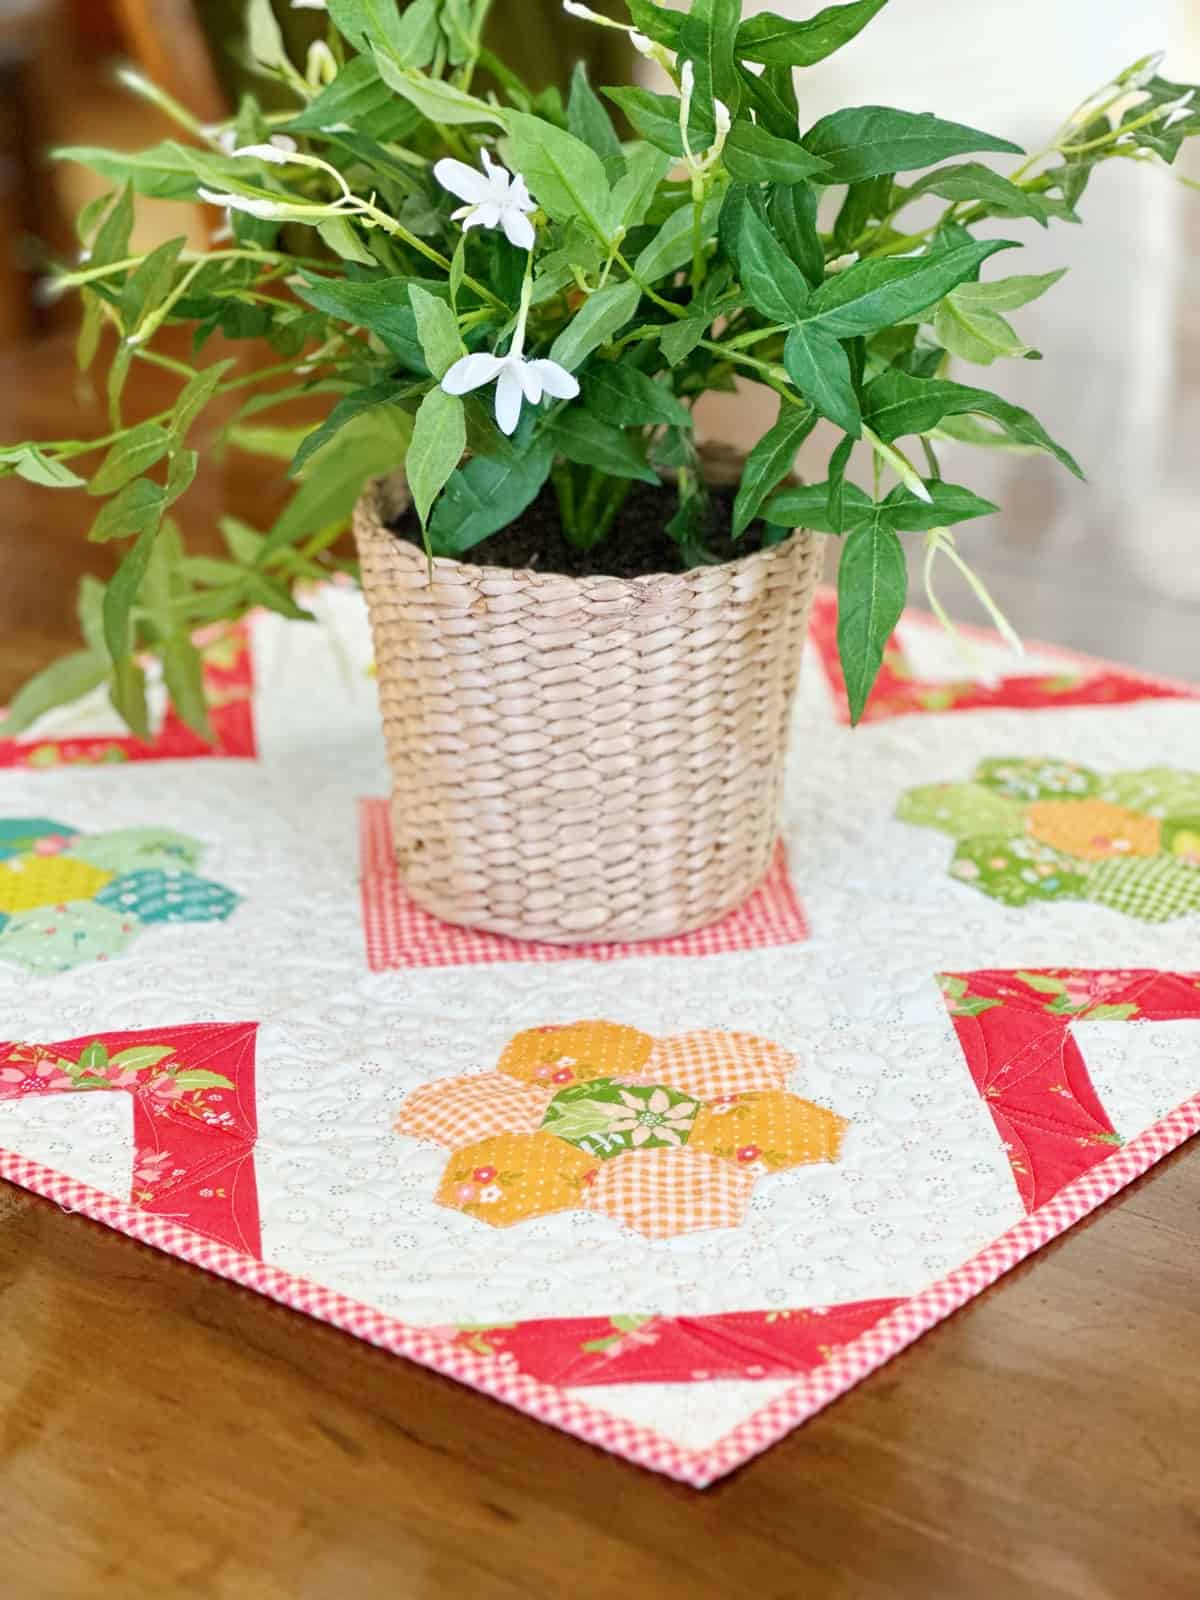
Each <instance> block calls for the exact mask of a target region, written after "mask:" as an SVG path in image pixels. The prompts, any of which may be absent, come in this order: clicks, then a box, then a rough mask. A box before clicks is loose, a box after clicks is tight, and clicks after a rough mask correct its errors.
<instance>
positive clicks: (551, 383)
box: [442, 350, 579, 434]
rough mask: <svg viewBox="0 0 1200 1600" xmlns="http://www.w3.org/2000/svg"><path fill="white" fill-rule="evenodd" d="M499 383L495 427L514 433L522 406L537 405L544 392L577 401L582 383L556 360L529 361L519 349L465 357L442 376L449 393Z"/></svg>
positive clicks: (555, 396) (465, 392) (558, 397)
mask: <svg viewBox="0 0 1200 1600" xmlns="http://www.w3.org/2000/svg"><path fill="white" fill-rule="evenodd" d="M492 382H495V384H496V426H497V427H498V428H499V429H500V431H501V433H506V434H513V433H515V432H516V431H517V423H518V422H520V420H521V405H522V403H523V402H524V401H526V400H528V401H529V404H530V405H531V406H536V405H538V404H539V403H540V402H541V400H542V397H543V395H551V396H553V398H554V399H555V400H574V398H575V396H576V395H577V394H578V393H579V384H578V383H577V382H576V380H575V379H574V378H573V377H572V376H571V374H570V373H569V372H568V371H567V369H566V368H565V367H560V366H559V364H558V362H557V361H545V360H542V361H526V359H525V357H524V356H523V355H522V354H521V353H520V351H519V350H510V351H509V353H508V355H506V356H487V355H474V356H463V357H462V359H461V360H459V361H456V362H455V363H454V365H453V366H452V367H451V368H450V370H449V371H448V372H447V373H446V376H445V377H444V378H443V379H442V388H443V389H444V390H445V391H446V393H447V394H469V393H470V392H471V391H472V390H473V389H482V388H483V387H484V385H485V384H488V383H492Z"/></svg>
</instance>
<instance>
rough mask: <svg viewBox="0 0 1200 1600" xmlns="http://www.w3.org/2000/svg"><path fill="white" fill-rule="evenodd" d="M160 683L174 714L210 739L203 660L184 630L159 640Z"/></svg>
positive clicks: (210, 726)
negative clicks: (165, 690)
mask: <svg viewBox="0 0 1200 1600" xmlns="http://www.w3.org/2000/svg"><path fill="white" fill-rule="evenodd" d="M162 665H163V682H164V683H165V684H166V687H167V693H168V695H170V697H171V704H172V706H173V707H174V708H175V713H176V715H177V716H178V717H179V718H180V719H181V720H182V721H183V722H184V723H185V724H186V725H187V726H188V727H189V728H190V729H191V730H192V732H193V733H195V734H196V735H198V737H199V738H201V739H205V740H207V741H209V742H210V743H211V741H212V725H211V723H210V722H209V717H208V702H207V700H206V699H205V696H204V661H203V658H202V657H201V655H200V652H199V651H198V650H197V649H196V647H195V645H194V644H193V643H192V641H191V640H190V639H189V638H188V636H187V635H186V634H185V633H172V634H168V636H167V637H166V638H165V639H164V640H163V643H162Z"/></svg>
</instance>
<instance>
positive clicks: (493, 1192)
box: [479, 1183, 504, 1206]
mask: <svg viewBox="0 0 1200 1600" xmlns="http://www.w3.org/2000/svg"><path fill="white" fill-rule="evenodd" d="M503 1194H504V1190H503V1189H502V1188H501V1187H500V1185H499V1184H498V1183H489V1184H488V1185H487V1187H486V1188H483V1189H480V1191H479V1204H480V1205H481V1206H494V1205H495V1204H496V1201H497V1200H499V1199H501V1198H502V1196H503Z"/></svg>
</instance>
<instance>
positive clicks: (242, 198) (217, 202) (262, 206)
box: [197, 189, 287, 222]
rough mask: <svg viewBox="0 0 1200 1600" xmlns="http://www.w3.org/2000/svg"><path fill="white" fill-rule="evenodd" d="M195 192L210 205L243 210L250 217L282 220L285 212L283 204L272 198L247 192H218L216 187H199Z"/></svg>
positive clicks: (230, 209) (273, 220) (231, 209)
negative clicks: (259, 198) (259, 196)
mask: <svg viewBox="0 0 1200 1600" xmlns="http://www.w3.org/2000/svg"><path fill="white" fill-rule="evenodd" d="M197 193H198V194H199V196H200V198H201V200H207V201H208V203H209V205H210V206H223V207H224V209H225V210H226V211H245V212H248V213H249V215H250V216H252V217H263V218H265V219H267V220H268V221H272V222H275V221H279V220H282V218H283V217H284V216H285V215H286V212H287V208H286V207H285V206H283V205H277V204H276V202H275V201H274V200H257V199H255V198H254V197H253V196H251V195H247V194H220V193H218V191H217V190H216V189H199V190H197Z"/></svg>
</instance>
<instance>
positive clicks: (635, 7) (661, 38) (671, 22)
mask: <svg viewBox="0 0 1200 1600" xmlns="http://www.w3.org/2000/svg"><path fill="white" fill-rule="evenodd" d="M625 9H626V10H627V11H628V12H629V16H630V20H631V21H632V23H633V25H634V27H635V28H636V29H637V30H638V32H639V33H644V34H645V35H646V37H647V39H653V40H654V42H655V44H665V45H666V46H667V48H668V50H678V49H679V30H680V26H681V24H682V21H683V19H682V18H681V17H680V16H679V14H678V13H677V12H675V11H667V10H664V8H663V7H662V6H660V5H657V4H655V0H625Z"/></svg>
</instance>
